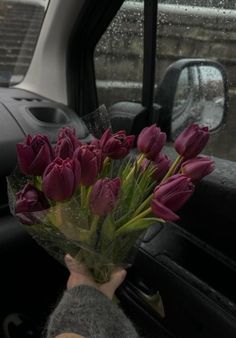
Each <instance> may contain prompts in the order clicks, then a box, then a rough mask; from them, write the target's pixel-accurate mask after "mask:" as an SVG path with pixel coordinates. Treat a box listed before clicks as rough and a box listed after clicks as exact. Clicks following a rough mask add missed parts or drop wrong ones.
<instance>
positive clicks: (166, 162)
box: [141, 154, 171, 181]
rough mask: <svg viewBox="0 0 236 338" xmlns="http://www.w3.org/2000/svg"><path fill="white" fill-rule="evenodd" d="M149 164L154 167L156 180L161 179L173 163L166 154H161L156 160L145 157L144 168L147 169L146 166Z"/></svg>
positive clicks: (142, 166) (142, 165)
mask: <svg viewBox="0 0 236 338" xmlns="http://www.w3.org/2000/svg"><path fill="white" fill-rule="evenodd" d="M149 165H152V166H153V168H154V172H153V179H154V180H156V181H160V180H161V179H162V178H163V177H164V176H165V174H166V173H167V171H168V170H169V168H170V165H171V160H170V159H169V157H168V156H167V155H165V154H159V155H158V156H157V157H156V158H155V159H154V161H150V160H148V159H146V158H145V159H144V160H143V161H142V164H141V168H142V170H146V168H147V167H148V166H149Z"/></svg>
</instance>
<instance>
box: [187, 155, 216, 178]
mask: <svg viewBox="0 0 236 338" xmlns="http://www.w3.org/2000/svg"><path fill="white" fill-rule="evenodd" d="M214 169H215V165H214V161H213V160H212V159H211V158H210V157H208V156H198V157H196V158H193V159H191V160H188V161H185V162H184V163H183V164H182V166H181V173H183V174H184V175H186V176H187V177H189V178H191V180H192V181H194V182H195V181H200V180H201V179H202V178H203V177H205V176H207V175H209V174H210V173H211V172H212V171H213V170H214Z"/></svg>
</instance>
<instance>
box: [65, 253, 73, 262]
mask: <svg viewBox="0 0 236 338" xmlns="http://www.w3.org/2000/svg"><path fill="white" fill-rule="evenodd" d="M65 262H66V263H71V262H72V257H71V256H70V255H69V254H67V255H65Z"/></svg>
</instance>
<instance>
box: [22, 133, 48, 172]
mask: <svg viewBox="0 0 236 338" xmlns="http://www.w3.org/2000/svg"><path fill="white" fill-rule="evenodd" d="M16 151H17V158H18V164H19V168H20V170H21V172H22V173H23V174H25V175H34V176H41V175H43V172H44V170H45V168H46V167H47V166H48V164H49V163H50V162H51V161H52V160H53V158H54V154H53V150H52V146H51V144H50V142H49V139H48V138H47V136H44V135H35V136H33V137H32V136H31V135H28V136H27V137H26V139H25V141H24V142H23V143H18V144H17V145H16Z"/></svg>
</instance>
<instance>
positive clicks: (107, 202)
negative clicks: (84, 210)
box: [89, 177, 121, 216]
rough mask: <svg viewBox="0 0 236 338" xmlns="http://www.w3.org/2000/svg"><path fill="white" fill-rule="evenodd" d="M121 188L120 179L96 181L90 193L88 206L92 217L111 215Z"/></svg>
mask: <svg viewBox="0 0 236 338" xmlns="http://www.w3.org/2000/svg"><path fill="white" fill-rule="evenodd" d="M120 187H121V180H120V178H118V177H117V178H114V179H110V178H104V179H100V180H98V181H97V182H96V183H95V184H94V186H93V188H92V191H91V193H90V198H89V206H90V209H91V211H92V213H93V214H94V215H98V216H105V215H107V214H109V213H111V212H112V211H113V209H114V207H115V204H116V202H117V199H118V194H119V191H120Z"/></svg>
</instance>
